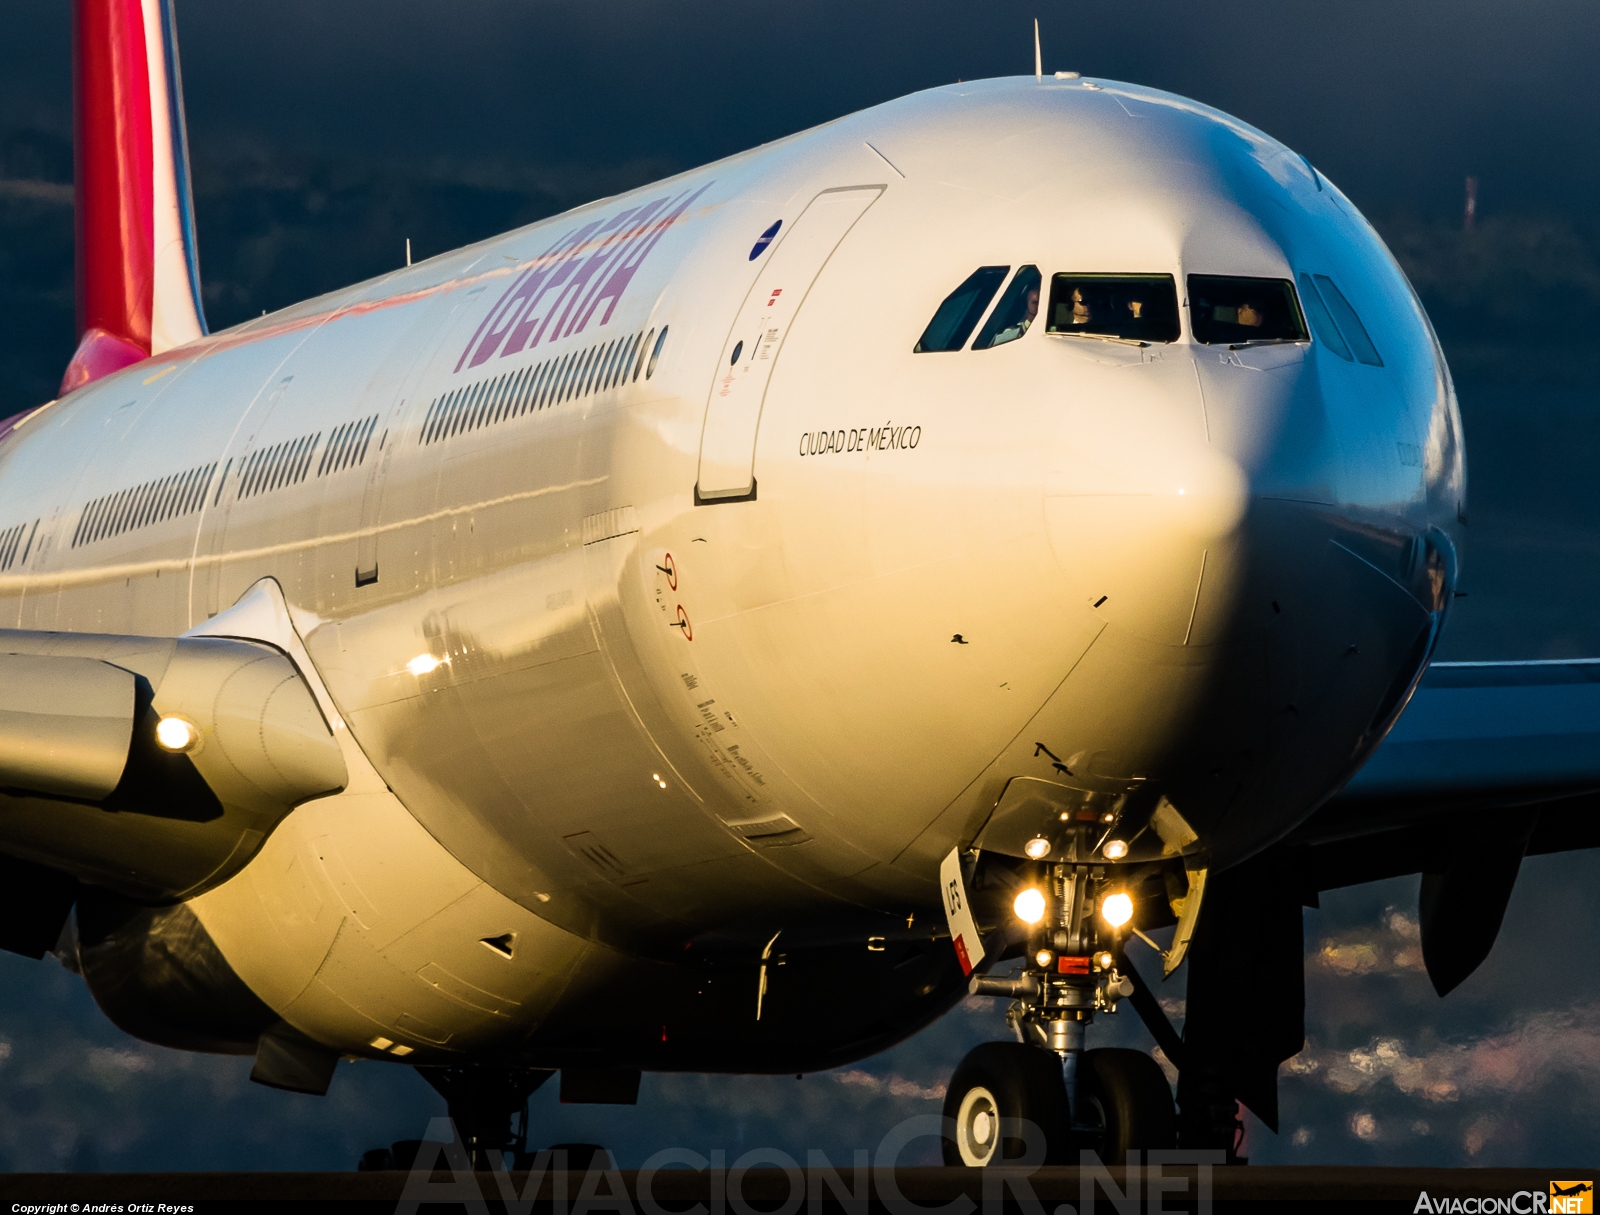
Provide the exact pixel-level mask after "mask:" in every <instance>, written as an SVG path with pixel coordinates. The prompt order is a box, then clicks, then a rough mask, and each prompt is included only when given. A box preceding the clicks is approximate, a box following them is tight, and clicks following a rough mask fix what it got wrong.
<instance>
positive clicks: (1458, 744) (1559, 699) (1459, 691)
mask: <svg viewBox="0 0 1600 1215" xmlns="http://www.w3.org/2000/svg"><path fill="white" fill-rule="evenodd" d="M1484 814H1489V815H1491V816H1498V817H1499V818H1500V820H1501V821H1510V819H1512V818H1519V819H1527V820H1529V821H1531V822H1532V823H1533V824H1534V825H1533V827H1532V828H1531V829H1532V831H1533V836H1532V837H1531V838H1530V840H1529V844H1528V851H1529V852H1541V851H1565V850H1567V849H1569V848H1590V847H1597V846H1600V659H1594V658H1582V659H1569V660H1557V661H1538V662H1450V663H1436V664H1434V665H1433V666H1432V667H1430V668H1429V670H1428V672H1427V674H1426V675H1425V676H1424V677H1423V680H1422V683H1421V685H1420V686H1419V687H1418V688H1417V691H1416V693H1415V695H1414V696H1413V697H1412V699H1411V703H1410V704H1409V705H1407V706H1406V710H1405V712H1404V713H1403V714H1402V715H1401V717H1400V720H1399V721H1398V722H1396V723H1395V727H1394V729H1393V730H1392V731H1391V732H1390V734H1389V737H1388V738H1386V739H1385V740H1384V741H1383V743H1382V744H1381V745H1380V746H1379V747H1378V749H1377V751H1376V752H1374V753H1373V756H1372V758H1371V759H1370V760H1368V761H1367V763H1366V766H1365V767H1363V768H1362V769H1361V771H1360V772H1358V773H1357V774H1356V776H1355V777H1354V778H1353V779H1352V780H1351V781H1350V783H1349V784H1348V785H1346V786H1345V788H1344V789H1343V790H1342V791H1340V793H1339V794H1338V795H1337V796H1336V797H1334V798H1333V799H1331V800H1330V801H1329V802H1328V803H1327V804H1326V805H1325V806H1323V807H1322V808H1321V809H1320V810H1318V811H1317V813H1316V814H1314V815H1313V816H1312V817H1311V819H1310V820H1309V821H1308V822H1306V823H1305V824H1304V825H1302V826H1301V827H1300V828H1299V829H1297V830H1296V831H1295V832H1294V834H1293V835H1292V836H1290V838H1289V840H1288V841H1286V842H1288V843H1291V844H1304V845H1311V846H1314V848H1315V849H1316V850H1317V851H1322V852H1324V854H1325V855H1329V856H1332V855H1334V853H1338V854H1340V855H1341V863H1340V864H1338V865H1336V866H1334V867H1333V869H1332V870H1331V871H1330V872H1328V873H1326V874H1325V875H1324V878H1323V879H1322V880H1323V882H1325V883H1327V884H1322V889H1328V888H1329V885H1346V884H1350V882H1355V881H1368V880H1371V879H1372V877H1381V876H1387V875H1388V874H1387V873H1378V872H1375V870H1376V869H1387V870H1388V871H1389V873H1416V872H1420V871H1425V870H1426V869H1427V868H1428V866H1427V865H1425V864H1424V865H1420V866H1418V865H1412V860H1413V859H1414V858H1413V856H1412V855H1411V854H1412V851H1413V850H1411V849H1409V848H1407V849H1399V848H1395V847H1388V846H1386V847H1385V848H1383V849H1375V848H1374V847H1373V846H1372V845H1371V843H1370V841H1371V840H1372V839H1373V837H1377V836H1390V837H1393V838H1391V839H1390V840H1389V844H1391V845H1393V844H1397V843H1398V837H1395V834H1394V833H1397V832H1410V833H1411V834H1412V835H1416V836H1417V837H1418V838H1429V839H1436V840H1438V841H1439V842H1440V843H1441V845H1442V844H1443V843H1444V842H1445V840H1444V837H1445V836H1449V837H1452V838H1453V837H1454V836H1456V835H1458V834H1459V831H1457V830H1454V829H1449V828H1446V827H1442V826H1441V824H1449V823H1459V822H1461V821H1463V816H1465V815H1470V816H1472V817H1474V818H1478V817H1481V816H1482V815H1484ZM1591 823H1592V824H1594V825H1591ZM1418 833H1420V835H1419V834H1418ZM1343 841H1348V842H1349V843H1351V844H1353V845H1358V846H1359V847H1360V848H1363V849H1364V850H1365V851H1367V852H1368V853H1373V852H1388V853H1389V854H1390V855H1391V858H1392V859H1391V860H1390V861H1389V862H1387V863H1385V862H1383V861H1382V860H1381V859H1380V858H1379V857H1377V856H1375V855H1372V856H1369V857H1367V858H1366V859H1365V860H1363V861H1362V863H1360V864H1353V863H1352V864H1346V863H1343V856H1342V854H1343V851H1344V850H1342V849H1334V850H1333V851H1332V852H1329V851H1327V849H1328V848H1329V846H1332V845H1337V844H1340V843H1341V842H1343ZM1407 866H1411V867H1407ZM1344 872H1350V873H1352V874H1354V873H1360V874H1361V875H1362V876H1351V877H1350V878H1349V879H1348V881H1345V880H1338V879H1339V878H1340V877H1342V876H1343V873H1344Z"/></svg>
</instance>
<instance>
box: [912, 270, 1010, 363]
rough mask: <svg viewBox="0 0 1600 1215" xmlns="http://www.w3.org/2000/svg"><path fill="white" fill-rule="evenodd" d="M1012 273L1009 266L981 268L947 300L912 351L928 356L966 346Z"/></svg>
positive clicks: (941, 305)
mask: <svg viewBox="0 0 1600 1215" xmlns="http://www.w3.org/2000/svg"><path fill="white" fill-rule="evenodd" d="M1010 270H1011V267H1010V266H979V267H978V268H977V269H976V270H974V271H973V272H972V273H971V274H969V275H968V276H967V279H966V281H965V282H964V283H962V284H961V286H959V287H957V288H956V289H955V290H954V291H952V292H951V293H950V294H949V295H947V296H945V297H944V303H942V304H940V305H939V308H938V311H936V312H935V313H934V314H933V319H932V320H931V321H929V322H928V327H927V328H926V329H924V330H923V331H922V337H921V338H920V339H919V340H918V342H917V344H916V345H915V346H913V347H912V348H911V352H912V353H913V354H929V353H933V352H939V351H947V350H960V349H961V348H962V347H963V346H965V345H966V344H967V339H968V338H969V337H971V336H972V331H973V330H974V329H976V328H977V327H978V322H979V321H980V320H982V319H983V310H984V309H985V308H987V307H988V306H989V301H990V300H992V299H993V298H994V293H995V292H996V291H998V290H1000V284H1001V283H1003V282H1005V281H1006V275H1007V274H1008V273H1009V272H1010Z"/></svg>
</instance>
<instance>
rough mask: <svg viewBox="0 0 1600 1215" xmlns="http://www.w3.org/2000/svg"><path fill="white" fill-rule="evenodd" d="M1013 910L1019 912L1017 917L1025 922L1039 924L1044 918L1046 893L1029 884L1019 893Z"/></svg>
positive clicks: (1012, 905)
mask: <svg viewBox="0 0 1600 1215" xmlns="http://www.w3.org/2000/svg"><path fill="white" fill-rule="evenodd" d="M1011 910H1012V911H1014V912H1016V913H1017V919H1019V920H1021V921H1022V922H1023V923H1024V924H1037V923H1038V922H1039V921H1040V920H1042V919H1044V894H1043V893H1042V892H1040V891H1038V890H1035V889H1034V888H1033V887H1032V886H1029V887H1028V888H1027V889H1026V890H1024V891H1023V892H1022V893H1021V894H1019V895H1017V898H1016V901H1015V902H1014V903H1012V904H1011Z"/></svg>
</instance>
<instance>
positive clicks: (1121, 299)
mask: <svg viewBox="0 0 1600 1215" xmlns="http://www.w3.org/2000/svg"><path fill="white" fill-rule="evenodd" d="M1045 331H1046V332H1047V333H1066V334H1079V335H1081V336H1083V337H1092V338H1121V339H1123V340H1125V341H1130V342H1175V341H1177V340H1178V289H1177V286H1176V284H1175V283H1174V282H1173V281H1172V275H1170V274H1057V275H1055V276H1054V277H1053V278H1052V279H1051V280H1050V315H1049V321H1048V323H1047V325H1046V327H1045Z"/></svg>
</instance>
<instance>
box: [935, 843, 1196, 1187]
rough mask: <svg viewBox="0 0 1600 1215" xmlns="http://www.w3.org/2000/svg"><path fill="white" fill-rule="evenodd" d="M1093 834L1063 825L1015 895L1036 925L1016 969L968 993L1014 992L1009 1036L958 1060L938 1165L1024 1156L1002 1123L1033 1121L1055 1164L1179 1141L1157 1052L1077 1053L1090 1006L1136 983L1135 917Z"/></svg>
mask: <svg viewBox="0 0 1600 1215" xmlns="http://www.w3.org/2000/svg"><path fill="white" fill-rule="evenodd" d="M1091 833H1094V834H1104V831H1103V830H1098V831H1097V828H1096V826H1095V825H1093V824H1075V825H1074V826H1073V827H1071V828H1069V829H1068V834H1067V837H1066V843H1065V847H1064V848H1063V849H1062V859H1061V860H1059V861H1056V862H1053V863H1050V864H1049V865H1047V866H1045V867H1043V873H1042V874H1041V875H1040V877H1041V880H1040V881H1038V882H1037V883H1036V884H1035V885H1033V886H1030V887H1028V888H1026V889H1025V890H1024V891H1023V892H1022V893H1021V894H1020V895H1019V896H1018V899H1017V904H1016V907H1017V912H1018V915H1019V916H1020V917H1021V918H1022V919H1023V920H1024V921H1025V922H1028V923H1030V924H1031V925H1032V927H1031V928H1030V931H1029V934H1028V941H1027V945H1026V948H1025V955H1024V957H1025V967H1024V969H1023V971H1022V973H1021V974H1020V975H1018V976H1017V977H1016V978H1011V979H1001V978H993V977H990V976H988V975H976V976H974V977H973V981H972V988H971V990H972V992H973V994H975V995H990V996H1009V997H1011V999H1012V1004H1011V1006H1010V1008H1009V1009H1008V1010H1007V1012H1006V1023H1007V1025H1009V1026H1010V1027H1011V1031H1012V1033H1013V1034H1015V1035H1016V1039H1017V1041H1016V1042H1015V1043H1000V1042H990V1043H985V1044H984V1045H982V1046H979V1047H977V1048H976V1049H974V1050H973V1051H972V1052H971V1053H969V1054H968V1055H967V1056H966V1058H965V1059H963V1060H962V1061H961V1063H960V1065H959V1066H958V1067H957V1068H956V1071H955V1074H954V1076H952V1077H951V1082H950V1085H949V1087H948V1088H947V1090H946V1096H945V1110H944V1112H945V1115H946V1116H947V1117H950V1118H952V1119H954V1122H955V1138H954V1139H946V1141H945V1146H944V1157H945V1163H946V1164H966V1165H986V1164H990V1163H995V1162H1000V1161H1004V1160H1008V1159H1019V1158H1021V1156H1022V1152H1023V1144H1022V1142H1021V1140H1020V1138H1017V1137H1014V1136H1006V1135H1002V1134H1001V1132H1000V1131H999V1130H998V1127H999V1126H1000V1125H1001V1123H1000V1122H999V1121H998V1120H1004V1119H1019V1120H1024V1121H1028V1122H1032V1123H1034V1125H1035V1126H1037V1127H1038V1129H1039V1131H1041V1132H1042V1133H1043V1135H1044V1140H1045V1145H1046V1156H1045V1162H1046V1163H1052V1164H1055V1163H1062V1164H1064V1163H1069V1162H1074V1163H1075V1162H1076V1154H1077V1151H1078V1150H1079V1149H1082V1148H1088V1149H1091V1150H1093V1151H1095V1152H1097V1153H1098V1154H1099V1156H1100V1158H1101V1159H1102V1160H1104V1161H1105V1162H1106V1163H1108V1164H1121V1163H1124V1162H1125V1161H1126V1159H1127V1155H1128V1152H1129V1151H1130V1150H1134V1149H1138V1150H1145V1151H1148V1150H1151V1149H1161V1148H1172V1147H1174V1146H1175V1145H1176V1142H1177V1129H1176V1128H1177V1115H1176V1111H1175V1110H1174V1108H1173V1102H1172V1091H1171V1089H1170V1088H1169V1087H1168V1086H1167V1078H1166V1075H1165V1074H1164V1073H1163V1072H1162V1070H1161V1068H1160V1067H1159V1065H1157V1063H1156V1062H1155V1060H1154V1059H1152V1058H1150V1056H1148V1055H1145V1054H1142V1053H1141V1052H1139V1051H1133V1050H1085V1049H1084V1036H1085V1032H1086V1030H1087V1028H1088V1026H1089V1024H1090V1022H1092V1021H1093V1020H1094V1016H1095V1014H1096V1013H1099V1012H1106V1013H1114V1012H1116V1010H1117V1002H1118V1001H1119V1000H1122V999H1125V998H1127V997H1129V996H1132V995H1133V994H1134V991H1135V981H1134V979H1133V978H1132V977H1131V976H1129V975H1126V974H1122V973H1120V972H1119V970H1118V967H1117V963H1118V961H1119V959H1120V958H1121V942H1120V940H1119V939H1118V932H1117V929H1118V927H1120V926H1121V925H1122V924H1125V923H1126V922H1127V920H1128V918H1129V916H1130V915H1131V907H1132V905H1131V901H1125V900H1128V895H1127V893H1126V892H1124V891H1121V890H1120V889H1119V888H1118V885H1117V883H1116V881H1115V879H1114V878H1112V877H1110V876H1109V875H1108V870H1109V868H1110V867H1109V866H1107V865H1106V864H1105V863H1104V862H1103V861H1099V860H1096V859H1093V858H1094V849H1095V847H1096V845H1095V844H1094V843H1093V841H1092V836H1091ZM1080 857H1082V858H1084V859H1082V860H1080V859H1079V858H1080ZM1118 896H1120V900H1119V898H1118ZM1108 901H1109V902H1108ZM1119 901H1122V902H1121V906H1119ZM1124 965H1126V963H1125V962H1124ZM991 1127H993V1128H995V1129H992V1130H991Z"/></svg>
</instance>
